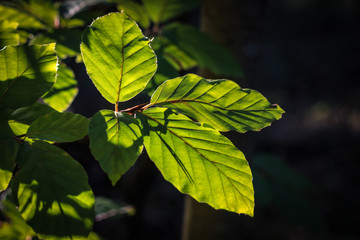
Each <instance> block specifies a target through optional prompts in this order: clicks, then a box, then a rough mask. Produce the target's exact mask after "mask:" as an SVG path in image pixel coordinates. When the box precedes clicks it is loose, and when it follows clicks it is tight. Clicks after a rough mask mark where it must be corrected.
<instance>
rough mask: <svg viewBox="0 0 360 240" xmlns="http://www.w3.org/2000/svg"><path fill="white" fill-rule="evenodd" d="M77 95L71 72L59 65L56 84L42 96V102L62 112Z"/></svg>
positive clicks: (74, 80) (75, 82)
mask: <svg viewBox="0 0 360 240" xmlns="http://www.w3.org/2000/svg"><path fill="white" fill-rule="evenodd" d="M77 93H78V88H77V81H76V79H75V77H74V73H73V71H72V70H71V69H69V68H67V67H66V66H63V65H59V69H58V75H57V79H56V82H55V84H54V86H53V87H52V88H51V89H50V91H49V92H47V93H46V95H45V96H43V100H44V102H45V103H47V104H49V105H50V106H51V107H53V108H54V109H56V110H57V111H59V112H62V111H65V110H66V109H68V107H69V106H70V105H71V103H72V102H73V100H74V98H75V96H76V95H77Z"/></svg>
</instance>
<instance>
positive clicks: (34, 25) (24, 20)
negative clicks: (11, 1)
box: [0, 5, 46, 29]
mask: <svg viewBox="0 0 360 240" xmlns="http://www.w3.org/2000/svg"><path fill="white" fill-rule="evenodd" d="M0 20H8V21H12V22H17V23H19V28H23V29H45V28H46V26H45V24H43V23H42V22H41V21H40V20H39V19H37V18H35V17H34V16H32V15H31V14H29V13H28V12H26V11H24V10H23V9H21V8H13V7H10V6H4V5H0Z"/></svg>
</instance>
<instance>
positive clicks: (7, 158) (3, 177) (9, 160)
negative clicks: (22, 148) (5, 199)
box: [0, 124, 19, 192]
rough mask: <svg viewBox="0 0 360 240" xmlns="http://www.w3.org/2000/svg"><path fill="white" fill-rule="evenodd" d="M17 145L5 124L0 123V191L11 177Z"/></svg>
mask: <svg viewBox="0 0 360 240" xmlns="http://www.w3.org/2000/svg"><path fill="white" fill-rule="evenodd" d="M18 148H19V145H18V143H17V142H16V141H15V138H14V135H13V134H12V132H11V129H10V128H9V126H8V125H7V124H0V192H2V191H3V190H5V189H6V188H7V187H8V185H9V182H10V180H11V177H12V172H13V169H14V167H15V158H16V154H17V151H18Z"/></svg>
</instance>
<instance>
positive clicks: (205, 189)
mask: <svg viewBox="0 0 360 240" xmlns="http://www.w3.org/2000/svg"><path fill="white" fill-rule="evenodd" d="M139 116H140V119H141V122H142V131H143V136H144V144H145V148H146V151H147V153H148V154H149V157H150V159H151V160H152V161H154V163H155V164H156V166H157V167H158V169H159V170H160V171H161V173H162V174H163V176H164V178H165V179H166V180H168V181H169V182H171V183H172V184H173V185H174V186H175V187H176V188H177V189H179V191H181V192H182V193H186V194H189V195H191V196H192V197H193V198H195V199H196V200H198V201H199V202H205V203H208V204H209V205H210V206H212V207H214V208H215V209H226V210H228V211H233V212H236V213H244V214H247V215H250V216H253V210H254V190H253V185H252V175H251V171H250V168H249V165H248V162H247V161H246V159H245V157H244V155H243V154H242V152H241V151H239V150H238V149H237V148H236V147H235V146H234V145H233V144H232V143H231V142H230V140H228V139H227V138H225V137H224V136H222V135H221V134H220V133H219V132H218V131H216V130H214V129H212V128H207V127H202V126H199V125H197V124H196V123H194V122H193V121H192V120H191V119H190V118H188V117H186V116H184V115H181V114H175V113H173V112H172V111H171V110H170V109H166V108H151V109H147V110H145V111H143V112H142V113H139Z"/></svg>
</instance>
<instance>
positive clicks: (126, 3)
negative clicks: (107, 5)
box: [112, 0, 150, 29]
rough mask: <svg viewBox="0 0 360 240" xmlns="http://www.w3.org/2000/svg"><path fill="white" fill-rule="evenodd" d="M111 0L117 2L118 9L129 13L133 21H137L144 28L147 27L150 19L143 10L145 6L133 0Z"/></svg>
mask: <svg viewBox="0 0 360 240" xmlns="http://www.w3.org/2000/svg"><path fill="white" fill-rule="evenodd" d="M112 1H113V2H116V3H118V5H117V9H118V10H119V11H124V12H125V13H126V14H127V15H129V16H130V17H131V18H132V19H133V20H134V21H136V22H137V23H139V25H140V26H142V27H143V28H144V29H147V28H149V26H150V19H149V16H148V14H147V12H146V11H145V8H144V7H143V6H142V5H140V4H139V3H137V2H135V1H133V0H112Z"/></svg>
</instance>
